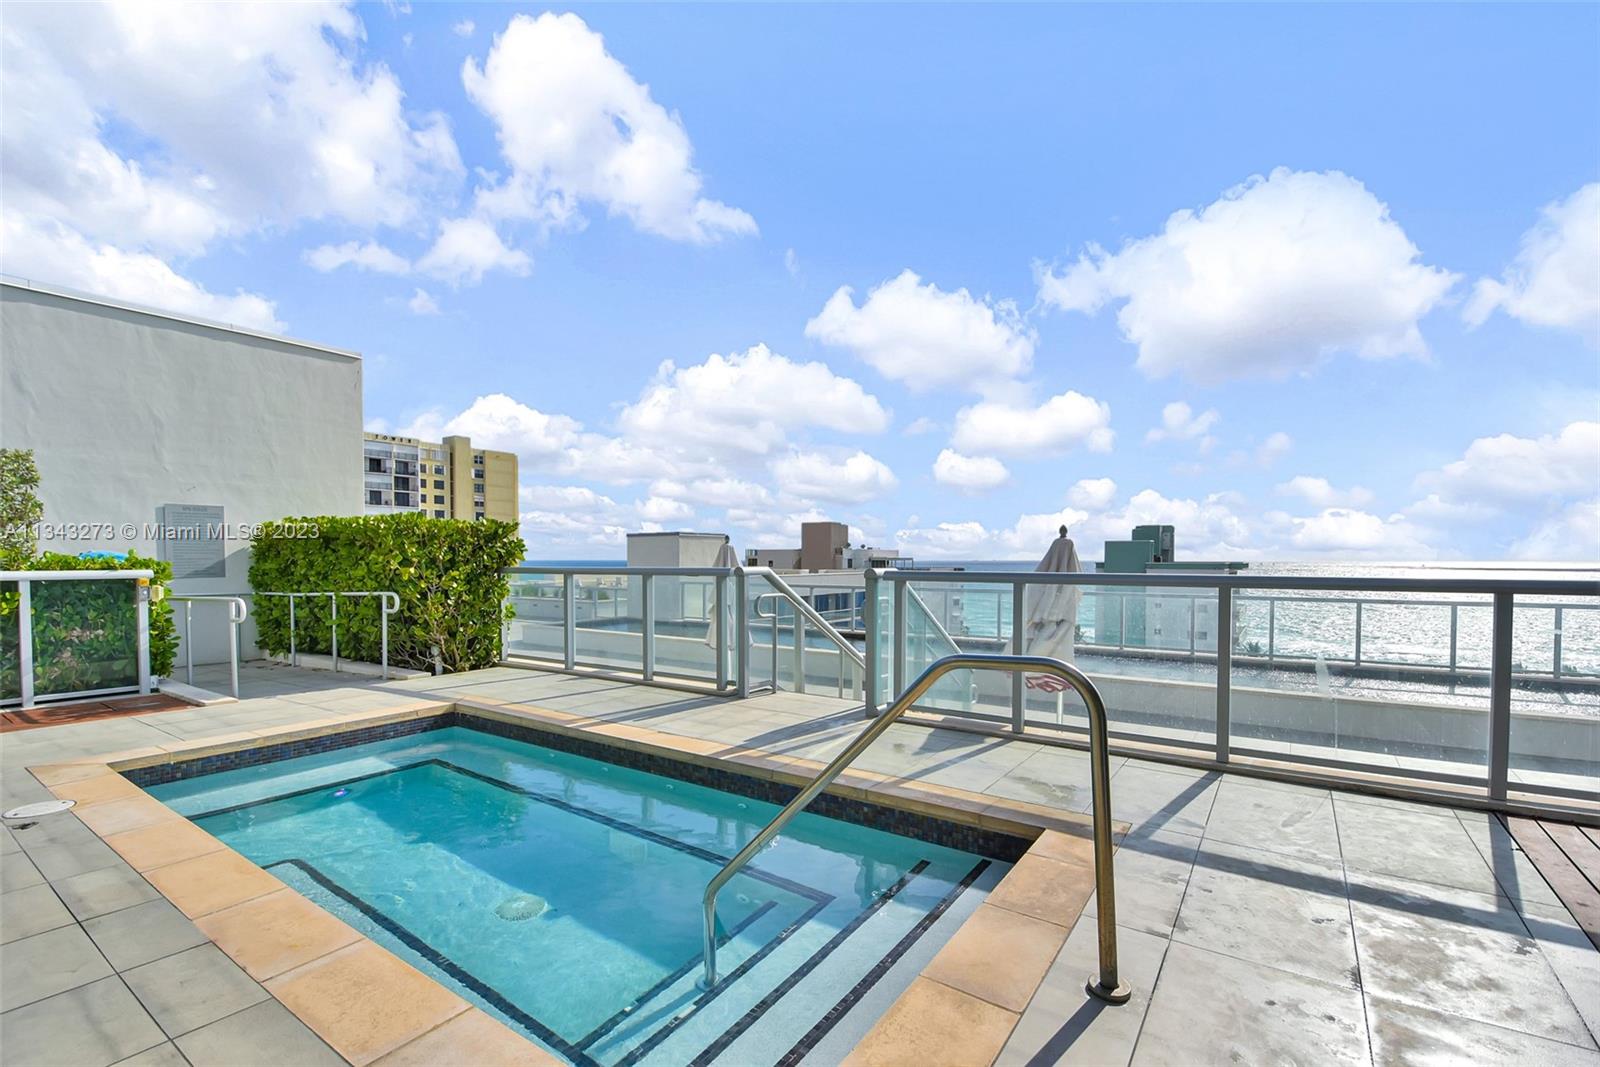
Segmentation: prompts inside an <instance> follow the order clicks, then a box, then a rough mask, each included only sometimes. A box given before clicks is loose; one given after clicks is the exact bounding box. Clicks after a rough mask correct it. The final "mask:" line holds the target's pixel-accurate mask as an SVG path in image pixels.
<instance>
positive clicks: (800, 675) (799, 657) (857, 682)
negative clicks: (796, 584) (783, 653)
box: [750, 592, 861, 700]
mask: <svg viewBox="0 0 1600 1067" xmlns="http://www.w3.org/2000/svg"><path fill="white" fill-rule="evenodd" d="M780 600H782V601H784V602H785V603H787V602H788V598H787V597H785V596H784V595H783V594H782V593H778V592H772V593H762V594H760V595H759V596H756V597H754V598H753V599H752V600H751V605H752V607H751V611H750V617H751V618H752V619H765V620H768V621H770V622H771V623H772V688H773V691H774V692H776V691H777V688H778V613H777V611H776V610H774V611H773V612H772V613H771V614H768V613H767V612H764V611H762V610H761V605H762V603H764V602H766V601H772V602H773V603H776V602H777V601H780ZM841 610H849V609H841ZM817 617H818V618H820V619H822V620H823V621H824V622H827V623H828V625H829V626H830V627H832V628H833V629H835V630H837V627H834V626H833V624H832V623H831V622H829V621H828V613H827V612H825V611H818V612H817ZM803 618H804V616H802V615H800V614H798V613H797V614H796V615H795V626H794V641H795V647H794V661H795V668H794V669H795V678H794V683H795V690H796V691H797V692H801V693H804V692H805V691H806V688H805V686H806V659H805V655H806V650H805V647H804V645H805V626H804V625H803V624H802V620H803ZM845 662H846V661H845V657H843V656H840V657H839V670H838V677H837V679H836V680H837V685H836V687H835V690H834V691H835V692H836V693H837V694H838V696H839V699H840V700H843V699H844V675H845V670H844V665H845ZM860 688H861V676H860V675H859V674H856V673H855V672H854V671H852V672H851V674H850V692H851V693H852V694H854V693H856V692H857V691H859V689H860Z"/></svg>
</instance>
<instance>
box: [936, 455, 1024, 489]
mask: <svg viewBox="0 0 1600 1067" xmlns="http://www.w3.org/2000/svg"><path fill="white" fill-rule="evenodd" d="M933 479H934V481H936V482H938V483H939V484H940V485H948V486H950V487H951V488H952V489H959V490H961V491H962V492H964V493H982V492H985V491H986V490H989V489H995V488H997V487H999V486H1002V485H1004V484H1006V482H1008V481H1010V480H1011V472H1010V471H1008V470H1006V465H1005V464H1004V463H1001V462H1000V461H999V460H998V459H995V458H994V457H993V456H963V455H962V454H961V453H960V452H957V451H956V450H955V449H953V448H946V449H944V450H943V451H941V452H940V453H939V456H938V458H937V459H935V460H934V461H933Z"/></svg>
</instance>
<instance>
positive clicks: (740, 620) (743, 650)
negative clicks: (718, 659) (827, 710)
mask: <svg viewBox="0 0 1600 1067" xmlns="http://www.w3.org/2000/svg"><path fill="white" fill-rule="evenodd" d="M749 593H750V587H749V581H748V579H747V578H746V576H745V573H744V568H743V567H740V568H738V569H737V570H735V571H734V572H733V595H734V601H733V611H734V620H733V630H734V632H733V635H732V640H730V641H729V646H730V648H731V647H732V644H733V641H737V642H739V654H738V662H737V663H735V664H734V669H735V671H737V677H738V685H737V687H736V688H735V692H736V693H738V695H739V696H741V697H747V696H749V695H750V596H749ZM773 633H774V637H773V640H774V641H776V640H777V637H776V633H777V623H776V621H774V623H773ZM773 684H774V685H776V684H777V679H776V678H774V679H773Z"/></svg>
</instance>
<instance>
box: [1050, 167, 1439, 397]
mask: <svg viewBox="0 0 1600 1067" xmlns="http://www.w3.org/2000/svg"><path fill="white" fill-rule="evenodd" d="M1456 280H1457V277H1456V276H1455V275H1453V274H1451V273H1450V272H1448V271H1444V270H1440V269H1438V268H1436V267H1429V266H1426V265H1424V264H1423V263H1422V262H1421V253H1420V252H1419V251H1418V250H1417V247H1416V246H1415V245H1414V244H1412V242H1411V240H1410V238H1408V237H1407V236H1406V233H1405V231H1404V230H1403V229H1401V228H1400V225H1399V223H1397V222H1395V221H1394V219H1392V218H1391V217H1390V215H1389V209H1388V207H1387V206H1386V205H1385V204H1384V203H1383V202H1382V201H1380V200H1379V199H1378V198H1377V197H1375V196H1373V195H1372V193H1371V192H1369V191H1368V190H1367V189H1366V187H1365V186H1363V185H1362V184H1361V183H1360V182H1358V181H1356V180H1355V179H1354V178H1351V177H1349V176H1348V175H1345V174H1341V173H1338V172H1337V171H1330V172H1327V173H1315V172H1297V171H1290V170H1287V169H1284V168H1279V169H1277V170H1274V171H1273V172H1272V173H1271V174H1269V175H1268V176H1267V177H1265V178H1263V177H1260V176H1256V177H1253V178H1250V179H1249V180H1248V181H1246V182H1244V183H1243V184H1241V185H1238V186H1236V187H1234V188H1232V189H1229V190H1228V191H1227V192H1225V193H1224V194H1223V195H1222V198H1221V199H1219V200H1217V201H1216V202H1214V203H1212V204H1210V205H1209V206H1207V207H1205V208H1202V209H1200V210H1199V211H1190V210H1183V211H1179V212H1177V213H1175V214H1173V215H1172V216H1171V217H1170V218H1168V219H1167V222H1166V225H1165V227H1163V229H1162V231H1161V232H1160V233H1158V234H1154V235H1152V236H1149V237H1145V238H1142V239H1139V240H1136V241H1131V242H1129V243H1128V244H1126V245H1124V246H1123V248H1122V249H1121V250H1120V251H1117V252H1106V251H1104V250H1102V249H1100V248H1098V247H1091V248H1090V249H1089V250H1088V251H1087V252H1086V253H1085V254H1084V255H1083V256H1081V257H1080V258H1079V259H1078V260H1077V262H1075V263H1073V264H1072V265H1071V266H1069V267H1067V268H1066V269H1065V270H1062V271H1059V272H1057V271H1054V270H1047V271H1042V272H1041V275H1040V284H1039V296H1040V299H1041V300H1042V301H1043V302H1045V303H1046V304H1050V305H1053V306H1055V307H1057V308H1061V309H1064V310H1068V311H1080V312H1084V313H1087V314H1094V313H1095V312H1096V311H1098V310H1099V309H1100V308H1101V307H1102V306H1103V305H1105V304H1106V303H1108V302H1112V301H1122V302H1123V303H1122V307H1121V309H1120V310H1119V311H1118V313H1117V322H1118V324H1119V325H1120V326H1121V328H1122V332H1123V335H1124V336H1125V337H1126V338H1127V339H1128V340H1129V341H1131V342H1132V343H1134V344H1136V345H1137V346H1138V348H1139V355H1138V361H1137V365H1138V367H1139V369H1140V370H1141V371H1143V372H1144V373H1145V374H1147V375H1148V376H1150V377H1152V378H1161V377H1165V376H1167V375H1169V374H1173V373H1178V374H1182V375H1184V376H1186V377H1188V378H1190V379H1192V380H1194V381H1197V382H1202V383H1214V382H1221V381H1226V380H1230V379H1238V378H1256V377H1268V378H1281V377H1284V376H1287V375H1289V374H1291V373H1295V372H1301V371H1307V370H1310V369H1311V368H1313V367H1315V366H1317V365H1318V364H1319V363H1321V362H1323V361H1324V360H1326V359H1328V358H1330V357H1331V356H1333V355H1334V354H1335V353H1339V352H1353V353H1354V354H1356V355H1357V356H1359V357H1361V358H1364V359H1384V358H1391V357H1395V356H1408V355H1409V356H1424V355H1426V354H1427V346H1426V344H1425V343H1424V342H1423V339H1422V332H1421V330H1420V328H1419V326H1418V323H1419V320H1420V319H1421V318H1422V317H1423V316H1424V315H1426V314H1427V313H1428V312H1429V310H1431V309H1432V308H1433V307H1434V306H1435V305H1436V304H1438V303H1439V301H1440V300H1441V299H1442V298H1443V297H1444V296H1445V294H1446V293H1447V292H1448V291H1449V290H1450V288H1451V287H1452V286H1453V285H1454V284H1455V282H1456Z"/></svg>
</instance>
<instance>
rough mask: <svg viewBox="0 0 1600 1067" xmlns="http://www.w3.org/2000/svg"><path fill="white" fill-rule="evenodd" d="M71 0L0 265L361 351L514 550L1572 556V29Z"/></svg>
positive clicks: (1594, 136)
mask: <svg viewBox="0 0 1600 1067" xmlns="http://www.w3.org/2000/svg"><path fill="white" fill-rule="evenodd" d="M63 8H64V6H63V5H55V6H37V7H35V6H31V5H11V6H8V19H7V25H6V28H5V46H4V47H5V51H4V76H5V90H6V92H5V104H4V106H5V119H6V122H5V130H4V138H5V143H4V164H5V192H6V198H5V208H4V211H5V226H6V235H5V236H6V242H5V247H4V250H3V252H0V256H3V265H4V269H5V270H6V271H7V272H10V273H13V274H20V275H24V276H28V277H35V278H40V279H45V280H51V281H55V282H58V283H61V284H67V285H72V286H75V287H77V288H84V289H91V290H95V291H100V292H107V293H109V294H110V295H113V296H121V297H124V298H127V299H133V300H138V301H141V302H145V303H153V304H158V305H162V306H168V307H173V308H177V309H180V310H185V311H191V312H195V313H199V314H204V315H208V316H210V317H214V318H221V319H224V320H227V321H240V322H247V323H251V324H254V325H262V326H266V327H269V328H272V329H276V330H280V331H283V332H287V333H289V334H291V335H294V336H299V337H306V338H311V339H315V340H317V341H321V342H325V343H330V344H335V345H339V346H343V347H348V348H353V349H356V350H358V351H360V352H362V353H363V354H364V355H365V357H366V397H365V412H364V415H365V420H366V422H367V423H368V425H369V426H371V427H374V428H382V429H385V430H388V431H391V432H417V433H419V434H427V435H435V434H439V433H443V432H470V433H472V434H473V436H474V438H475V439H477V440H479V441H480V442H482V443H485V444H488V445H490V446H493V447H502V448H509V449H514V450H516V451H517V452H519V454H520V455H521V456H522V483H523V502H522V510H523V516H524V522H523V528H524V536H525V539H526V540H527V542H528V546H529V554H530V555H532V556H534V557H551V556H557V557H578V558H583V557H596V558H603V557H614V556H617V555H618V554H619V550H620V538H621V535H622V533H623V532H625V531H626V530H629V529H639V528H662V527H664V528H698V529H711V530H721V531H726V532H729V533H731V534H732V535H733V538H734V542H735V544H736V545H737V546H739V547H741V548H743V547H746V546H752V547H753V546H757V545H769V544H774V543H775V544H780V545H781V544H785V543H789V542H792V541H794V540H795V538H796V537H797V533H798V523H799V522H800V521H802V520H803V519H804V518H811V517H829V518H836V519H839V520H842V521H848V522H850V523H851V525H852V526H853V527H855V528H856V529H857V531H858V536H859V537H861V538H864V539H866V540H868V541H869V542H871V543H874V544H885V543H894V544H899V545H900V546H901V547H902V548H904V549H906V550H908V551H911V552H913V553H914V554H916V555H918V556H919V557H923V558H936V557H940V556H943V557H946V558H991V557H1017V558H1027V557H1035V556H1038V555H1039V554H1040V553H1041V552H1042V551H1043V549H1044V547H1045V546H1046V544H1047V543H1048V538H1049V534H1050V533H1051V532H1053V530H1054V528H1055V526H1056V525H1057V524H1058V523H1059V522H1063V521H1065V522H1070V523H1071V524H1072V525H1073V526H1074V529H1075V530H1076V531H1077V532H1078V533H1079V535H1080V543H1081V544H1082V545H1083V547H1084V549H1085V555H1086V556H1090V557H1098V555H1099V542H1100V541H1102V540H1103V539H1104V538H1106V537H1115V536H1124V535H1125V532H1126V528H1127V527H1128V526H1130V525H1132V524H1133V523H1135V522H1172V523H1174V524H1175V525H1177V527H1178V533H1179V541H1180V548H1181V549H1182V550H1183V551H1184V552H1185V553H1186V554H1188V555H1190V556H1191V557H1193V556H1208V557H1216V556H1228V557H1230V558H1245V559H1262V558H1267V559H1279V558H1290V557H1293V558H1301V557H1305V558H1319V557H1334V558H1365V559H1452V558H1457V559H1503V558H1510V557H1518V558H1532V559H1561V560H1583V559H1588V560H1593V559H1596V558H1600V502H1597V498H1600V424H1597V420H1600V362H1597V348H1596V345H1597V344H1600V93H1596V92H1595V91H1594V90H1595V87H1596V85H1597V83H1600V61H1597V57H1596V51H1595V48H1594V42H1595V41H1596V39H1597V38H1600V8H1596V7H1595V6H1593V5H1557V6H1549V7H1541V6H1533V5H1517V6H1504V7H1501V6H1491V5H1473V6H1465V7H1453V6H1446V5H1423V6H1415V7H1410V6H1407V7H1401V6H1392V7H1379V6H1375V5H1372V6H1357V5H1342V6H1328V7H1323V6H1316V5H1286V6H1281V7H1253V6H1251V7H1247V6H1242V5H1232V6H1217V7H1206V6H1200V5H1189V6H1182V7H1159V6H1111V5H1101V6H1075V7H1046V6H1023V7H995V6H985V7H975V6H974V7H968V6H936V7H914V6H885V7H845V6H832V5H829V6H795V7H791V6H766V5H762V6H733V5H713V6H698V7H676V6H663V5H658V6H643V7H634V6H622V5H605V6H595V7H587V6H581V7H576V8H557V9H544V8H538V7H521V6H515V5H500V4H491V5H451V4H417V5H414V6H413V7H411V8H410V9H405V8H403V7H400V6H394V5H391V6H382V5H361V6H358V7H355V8H349V7H344V6H341V5H338V4H324V5H316V4H307V5H281V6H268V7H259V8H233V9H230V10H229V11H227V12H223V11H219V10H216V9H204V8H194V9H188V10H184V11H172V10H167V11H156V10H152V9H149V8H136V7H112V8H108V9H106V10H105V11H103V12H98V13H96V15H97V16H98V17H87V16H85V14H84V13H83V12H82V10H81V9H77V8H74V9H72V10H63ZM1179 212H1187V213H1188V214H1187V215H1176V214H1175V213H1179ZM841 290H846V291H841Z"/></svg>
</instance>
